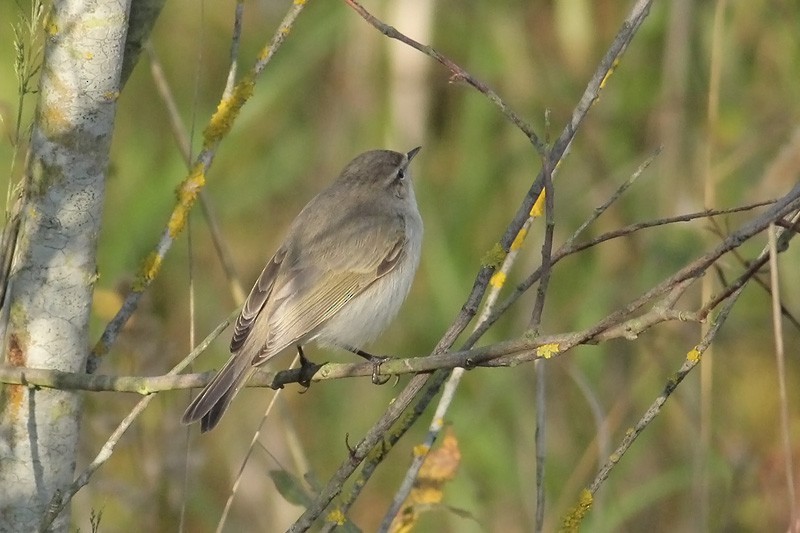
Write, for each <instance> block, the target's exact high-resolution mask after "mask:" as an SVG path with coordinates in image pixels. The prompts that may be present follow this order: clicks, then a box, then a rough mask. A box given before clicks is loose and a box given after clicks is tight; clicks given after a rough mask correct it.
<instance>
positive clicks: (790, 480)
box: [768, 224, 800, 531]
mask: <svg viewBox="0 0 800 533" xmlns="http://www.w3.org/2000/svg"><path fill="white" fill-rule="evenodd" d="M768 236H769V273H770V276H769V281H770V286H771V288H772V331H773V335H774V337H775V362H776V364H777V368H778V405H779V411H780V413H781V444H782V445H783V466H784V470H785V472H784V473H785V475H786V494H787V496H788V498H789V524H790V525H789V531H792V530H794V529H795V528H796V527H797V526H798V525H800V516H799V515H798V512H797V499H796V498H795V490H794V467H793V466H792V464H793V463H792V450H793V448H792V437H791V431H790V430H789V399H788V394H787V392H786V353H785V351H784V346H783V323H782V322H781V296H780V294H781V291H780V276H779V273H778V239H777V237H776V231H775V225H774V224H773V225H771V226H770V227H769V232H768Z"/></svg>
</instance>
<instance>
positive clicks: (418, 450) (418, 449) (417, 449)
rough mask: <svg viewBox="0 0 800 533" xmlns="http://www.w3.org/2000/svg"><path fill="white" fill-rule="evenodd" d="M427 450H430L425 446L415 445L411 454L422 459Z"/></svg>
mask: <svg viewBox="0 0 800 533" xmlns="http://www.w3.org/2000/svg"><path fill="white" fill-rule="evenodd" d="M429 450H430V448H429V447H428V446H426V445H425V444H417V445H416V446H414V449H413V450H412V452H411V453H413V454H414V457H422V456H423V455H426V454H427V453H428V451H429Z"/></svg>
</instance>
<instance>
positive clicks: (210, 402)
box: [181, 352, 253, 432]
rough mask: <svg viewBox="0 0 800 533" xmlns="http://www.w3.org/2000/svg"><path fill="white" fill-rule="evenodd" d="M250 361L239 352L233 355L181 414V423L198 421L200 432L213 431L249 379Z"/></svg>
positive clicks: (250, 371) (251, 368)
mask: <svg viewBox="0 0 800 533" xmlns="http://www.w3.org/2000/svg"><path fill="white" fill-rule="evenodd" d="M250 360H251V358H248V357H245V354H243V353H241V352H239V353H235V354H233V355H232V356H231V358H230V359H228V362H226V363H225V366H223V367H222V369H221V370H220V371H219V372H218V373H217V375H216V376H214V379H212V380H211V381H210V382H209V383H208V385H206V386H205V388H204V389H203V390H202V391H201V392H200V394H198V395H197V396H196V397H195V399H194V400H192V403H190V404H189V407H187V408H186V411H185V412H184V413H183V417H182V418H181V422H183V423H184V424H191V423H193V422H197V421H198V420H200V421H201V423H200V431H201V432H206V431H209V430H210V429H213V428H214V426H216V425H217V423H218V422H219V420H220V418H222V415H223V414H225V410H226V409H227V408H228V405H230V403H231V400H232V399H233V397H234V396H236V393H237V392H239V389H241V387H242V385H244V383H245V381H247V378H249V377H250V374H251V373H252V370H253V367H252V365H251V364H250Z"/></svg>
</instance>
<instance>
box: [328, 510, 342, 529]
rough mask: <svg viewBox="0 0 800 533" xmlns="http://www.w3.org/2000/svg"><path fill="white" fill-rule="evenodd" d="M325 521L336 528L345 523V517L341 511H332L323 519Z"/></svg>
mask: <svg viewBox="0 0 800 533" xmlns="http://www.w3.org/2000/svg"><path fill="white" fill-rule="evenodd" d="M325 520H327V521H328V522H331V523H333V524H336V525H337V526H343V525H344V524H345V522H347V517H346V516H345V515H344V513H343V512H342V510H341V509H334V510H333V511H331V512H330V513H328V516H326V517H325Z"/></svg>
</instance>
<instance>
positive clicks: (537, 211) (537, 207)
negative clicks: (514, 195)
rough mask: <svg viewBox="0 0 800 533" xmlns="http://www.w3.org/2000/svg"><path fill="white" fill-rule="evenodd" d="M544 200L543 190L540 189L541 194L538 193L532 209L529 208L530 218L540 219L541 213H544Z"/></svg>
mask: <svg viewBox="0 0 800 533" xmlns="http://www.w3.org/2000/svg"><path fill="white" fill-rule="evenodd" d="M544 198H545V190H544V189H542V192H541V193H539V197H538V198H537V199H536V201H535V202H533V207H531V212H530V216H532V217H540V216H542V213H544Z"/></svg>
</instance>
